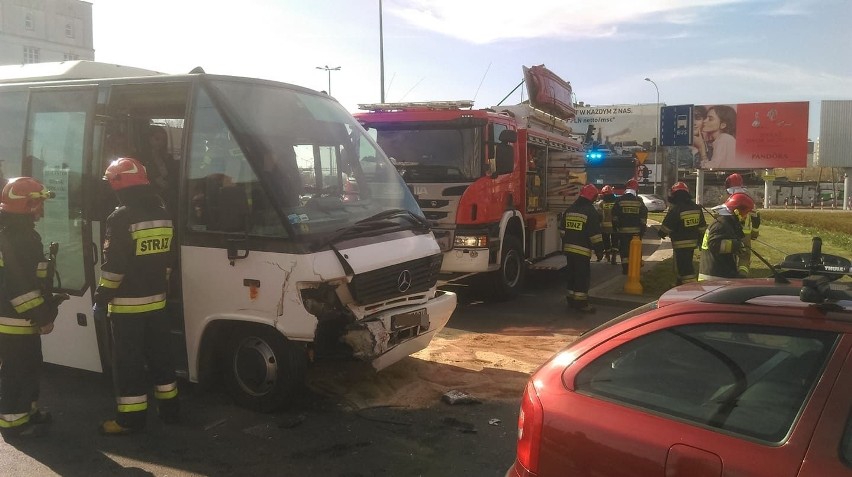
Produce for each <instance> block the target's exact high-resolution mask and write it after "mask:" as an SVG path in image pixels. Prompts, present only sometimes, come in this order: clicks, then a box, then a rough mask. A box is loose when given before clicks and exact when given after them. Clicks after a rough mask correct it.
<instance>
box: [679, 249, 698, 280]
mask: <svg viewBox="0 0 852 477" xmlns="http://www.w3.org/2000/svg"><path fill="white" fill-rule="evenodd" d="M694 255H695V249H694V248H676V249H674V263H675V275H676V276H677V284H678V285H682V284H684V283H692V282H694V281H696V280H697V275H696V272H695V264H694V263H693V257H694Z"/></svg>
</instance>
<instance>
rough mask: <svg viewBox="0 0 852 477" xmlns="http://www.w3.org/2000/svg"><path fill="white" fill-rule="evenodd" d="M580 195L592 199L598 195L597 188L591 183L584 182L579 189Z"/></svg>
mask: <svg viewBox="0 0 852 477" xmlns="http://www.w3.org/2000/svg"><path fill="white" fill-rule="evenodd" d="M580 197H583V198H584V199H589V200H591V201H594V200H595V199H596V198H597V197H598V188H597V187H595V186H594V185H592V184H586V185H584V186H583V188H582V189H580Z"/></svg>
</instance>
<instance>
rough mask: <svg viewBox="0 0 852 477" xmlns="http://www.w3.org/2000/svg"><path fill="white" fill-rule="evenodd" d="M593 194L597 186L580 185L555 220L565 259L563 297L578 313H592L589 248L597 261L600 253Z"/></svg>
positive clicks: (599, 230)
mask: <svg viewBox="0 0 852 477" xmlns="http://www.w3.org/2000/svg"><path fill="white" fill-rule="evenodd" d="M597 196H598V188H597V187H595V186H594V185H592V184H586V185H585V186H583V188H582V189H581V190H580V197H578V198H577V200H576V201H574V203H573V204H571V206H570V207H568V209H567V210H566V211H565V213H564V214H563V216H562V221H561V222H560V223H559V230H560V231H561V234H562V251H563V252H564V253H565V259H566V261H567V265H566V271H567V272H568V273H567V275H568V284H567V288H568V295H567V297H566V299H567V300H568V305H569V306H570V307H571V308H573V309H575V310H577V311H579V312H582V313H594V312H595V308H594V307H593V306H591V305H590V304H589V284H590V283H591V278H592V271H591V266H590V262H591V259H592V251H593V250H594V252H595V257H596V258H597V259H598V261H600V259H601V257H602V256H603V238H602V237H601V226H600V220H601V219H600V216H599V215H598V212H597V211H596V210H595V206H594V200H595V198H596V197H597Z"/></svg>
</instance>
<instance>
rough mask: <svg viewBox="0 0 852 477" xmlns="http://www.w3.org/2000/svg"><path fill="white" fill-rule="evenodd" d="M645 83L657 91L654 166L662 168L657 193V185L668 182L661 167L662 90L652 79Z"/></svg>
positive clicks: (656, 181) (646, 79) (647, 79)
mask: <svg viewBox="0 0 852 477" xmlns="http://www.w3.org/2000/svg"><path fill="white" fill-rule="evenodd" d="M645 81H650V82H651V84H652V85H654V89H655V90H656V91H657V142H656V143H654V164H656V165H657V166H658V167H660V180H659V181H658V180H657V178H656V177H654V193H655V194H656V193H657V183H658V182H665V180H666V167H665V165H660V153H659V150H660V88H658V87H657V83H654V80H652V79H651V78H645Z"/></svg>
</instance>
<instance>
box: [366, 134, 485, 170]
mask: <svg viewBox="0 0 852 477" xmlns="http://www.w3.org/2000/svg"><path fill="white" fill-rule="evenodd" d="M371 126H372V127H370V128H369V129H368V132H369V133H370V135H371V136H373V137H375V138H376V142H378V143H379V146H381V148H382V150H384V151H385V154H387V155H388V157H389V158H390V159H391V162H392V163H393V164H394V165H395V166H396V167H397V169H398V170H399V171H400V174H401V175H402V177H403V178H404V179H405V181H406V182H408V183H423V182H444V183H446V182H471V181H474V180H476V179H478V178H479V177H481V176H482V166H481V165H482V163H483V139H482V133H483V129H482V128H481V127H450V126H447V125H444V126H441V127H437V128H436V127H435V124H434V123H430V124H428V125H422V124H409V123H405V124H399V123H397V124H394V125H393V127H383V126H382V125H371Z"/></svg>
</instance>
